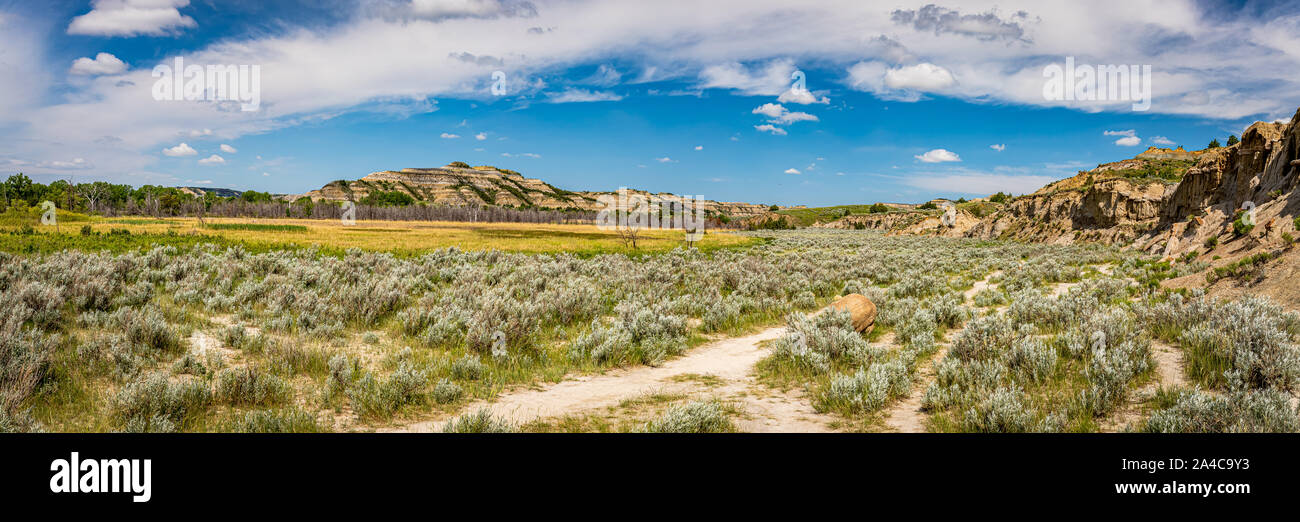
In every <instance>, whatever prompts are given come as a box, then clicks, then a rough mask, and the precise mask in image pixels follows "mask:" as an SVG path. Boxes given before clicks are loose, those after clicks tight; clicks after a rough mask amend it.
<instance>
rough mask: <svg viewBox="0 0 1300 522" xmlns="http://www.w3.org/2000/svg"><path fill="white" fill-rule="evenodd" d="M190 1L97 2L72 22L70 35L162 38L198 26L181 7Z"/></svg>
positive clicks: (123, 0) (114, 0) (113, 0)
mask: <svg viewBox="0 0 1300 522" xmlns="http://www.w3.org/2000/svg"><path fill="white" fill-rule="evenodd" d="M188 5H190V0H94V1H93V2H91V6H92V8H91V10H90V12H88V13H86V14H83V15H81V16H78V17H76V18H73V19H72V23H70V24H68V34H79V35H90V36H136V35H142V34H146V35H151V36H161V35H166V34H172V33H176V32H179V31H180V30H181V29H182V28H187V27H195V26H197V25H198V24H197V23H195V22H194V19H193V18H190V17H188V16H185V15H183V14H181V12H180V8H182V7H185V6H188Z"/></svg>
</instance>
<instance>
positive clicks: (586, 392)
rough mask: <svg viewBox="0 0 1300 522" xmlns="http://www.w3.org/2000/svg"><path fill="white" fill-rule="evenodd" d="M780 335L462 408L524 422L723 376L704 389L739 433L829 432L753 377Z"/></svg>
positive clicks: (432, 427) (801, 403)
mask: <svg viewBox="0 0 1300 522" xmlns="http://www.w3.org/2000/svg"><path fill="white" fill-rule="evenodd" d="M784 334H785V328H784V327H774V328H768V329H766V330H764V331H762V332H759V333H757V334H753V335H747V336H743V337H735V338H730V339H722V340H719V341H715V342H712V343H709V344H706V345H704V346H701V347H698V348H695V349H693V350H691V351H689V352H687V353H686V354H685V355H683V356H681V357H678V358H676V359H673V360H670V361H668V362H666V363H664V364H663V365H662V366H659V367H645V366H641V367H635V368H627V369H617V370H612V371H610V372H607V373H605V374H602V375H589V376H582V377H578V378H575V379H572V380H566V381H563V382H559V383H555V384H550V385H546V386H544V387H542V388H541V389H533V390H519V391H514V392H508V393H505V394H503V395H501V396H500V397H498V398H497V400H496V401H495V402H492V403H484V402H479V403H475V404H471V405H469V406H467V407H466V408H464V409H463V410H462V411H464V412H473V411H476V410H478V409H479V408H487V409H488V410H489V411H490V412H492V414H493V415H495V416H498V417H500V418H504V419H508V420H510V421H511V422H514V423H517V424H522V423H526V422H529V421H532V420H537V419H544V418H550V417H559V416H562V415H573V414H581V413H583V412H591V411H595V410H599V409H604V408H608V407H611V406H616V405H618V404H620V403H621V402H623V401H624V400H627V399H632V398H636V397H640V396H643V395H646V394H650V393H666V392H680V391H688V390H690V389H693V388H695V387H696V385H694V384H692V383H690V382H689V381H688V380H685V379H675V378H680V377H682V376H689V375H707V376H712V377H716V378H717V379H719V380H721V383H720V384H718V385H716V386H714V387H711V388H710V389H709V390H708V391H709V393H710V394H711V395H712V396H715V397H719V398H720V399H722V400H724V401H731V402H733V403H734V404H736V405H737V406H738V407H739V408H740V409H741V410H743V411H744V418H741V419H735V421H736V424H737V426H738V427H739V428H740V429H741V430H742V431H768V432H814V431H829V428H828V427H827V426H826V424H827V423H829V422H831V421H832V420H834V419H833V418H832V417H830V416H826V415H820V414H817V413H815V412H814V411H813V410H812V407H811V406H810V405H808V404H807V402H808V401H806V400H803V398H802V397H801V396H799V394H797V393H782V392H778V391H774V390H768V389H766V388H763V387H759V386H756V384H757V383H756V382H755V381H754V379H753V377H752V375H751V372H752V369H753V366H754V364H755V363H757V362H758V361H759V360H761V359H763V358H764V357H766V356H767V355H768V353H769V350H768V349H767V348H765V347H760V346H759V343H762V342H763V341H768V340H772V339H776V338H779V337H781V336H782V335H784ZM683 381H684V382H683ZM445 422H446V420H445V419H444V420H435V421H426V422H419V423H415V424H409V425H405V426H398V427H395V428H390V429H381V430H379V431H405V432H437V431H441V430H442V426H443V424H444V423H445Z"/></svg>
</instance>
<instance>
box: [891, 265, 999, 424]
mask: <svg viewBox="0 0 1300 522" xmlns="http://www.w3.org/2000/svg"><path fill="white" fill-rule="evenodd" d="M1001 274H1002V271H1001V270H999V271H997V272H994V273H992V274H989V275H988V277H985V278H984V279H983V280H981V281H976V282H975V284H974V285H973V286H971V288H970V290H967V291H966V292H965V294H964V296H965V302H966V303H970V302H971V301H972V300H974V299H975V294H978V293H980V291H982V290H984V289H986V288H991V287H995V286H997V285H996V284H995V283H989V280H991V279H994V278H996V277H998V276H999V275H1001ZM959 333H961V329H957V330H953V331H950V332H948V333H947V334H946V335H945V336H944V340H943V342H942V343H940V344H939V351H938V352H936V353H935V354H934V355H931V356H930V357H929V358H928V359H926V360H924V361H922V362H921V365H920V367H918V368H917V369H916V374H917V376H918V378H917V379H916V380H915V381H914V383H913V385H912V390H911V391H909V392H908V394H907V397H904V398H903V399H902V400H900V401H898V402H897V403H895V404H894V405H893V406H891V407H890V408H889V409H888V410H886V411H885V426H886V427H888V428H889V429H890V431H897V432H901V433H923V432H925V419H926V414H925V412H923V411H921V399H923V398H924V397H925V389H926V388H927V387H929V386H930V383H932V382H934V378H935V370H934V365H935V362H936V361H942V360H943V359H944V357H947V356H948V348H949V346H951V345H952V343H951V342H950V341H951V339H954V338H956V336H957V334H959Z"/></svg>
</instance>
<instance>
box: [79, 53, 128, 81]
mask: <svg viewBox="0 0 1300 522" xmlns="http://www.w3.org/2000/svg"><path fill="white" fill-rule="evenodd" d="M68 72H69V73H71V74H76V75H80V76H101V75H114V74H122V73H124V72H126V62H123V61H122V60H120V59H118V57H116V56H113V55H111V54H108V53H99V54H96V55H95V58H94V59H90V58H84V57H83V58H77V59H76V60H75V61H73V62H72V68H71V69H68Z"/></svg>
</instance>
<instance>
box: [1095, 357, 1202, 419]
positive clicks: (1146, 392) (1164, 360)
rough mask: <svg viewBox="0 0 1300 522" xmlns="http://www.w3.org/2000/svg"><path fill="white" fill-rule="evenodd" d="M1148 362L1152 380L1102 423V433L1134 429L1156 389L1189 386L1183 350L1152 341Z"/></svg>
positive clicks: (1135, 391)
mask: <svg viewBox="0 0 1300 522" xmlns="http://www.w3.org/2000/svg"><path fill="white" fill-rule="evenodd" d="M1151 359H1152V362H1154V363H1155V377H1156V378H1155V379H1153V380H1152V381H1151V382H1150V383H1147V385H1146V386H1143V387H1141V388H1138V389H1137V390H1134V391H1133V393H1132V394H1131V396H1130V397H1129V400H1128V402H1127V403H1126V404H1125V405H1124V406H1123V407H1121V408H1120V409H1119V411H1117V412H1115V413H1114V414H1113V415H1111V416H1110V417H1107V418H1106V419H1104V420H1102V422H1101V426H1100V428H1101V431H1103V432H1116V431H1123V430H1124V429H1125V428H1128V427H1135V426H1136V425H1137V423H1138V421H1140V420H1142V419H1143V418H1144V417H1146V416H1147V415H1148V414H1149V413H1150V412H1149V411H1148V410H1149V409H1150V408H1149V405H1150V402H1151V401H1152V400H1154V399H1155V396H1156V390H1158V389H1160V388H1161V387H1163V388H1174V387H1184V386H1190V385H1191V383H1190V381H1188V380H1187V372H1186V370H1185V368H1184V366H1185V362H1184V359H1183V352H1182V350H1180V349H1178V347H1177V346H1173V345H1170V344H1168V343H1165V342H1163V341H1160V340H1153V341H1151Z"/></svg>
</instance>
